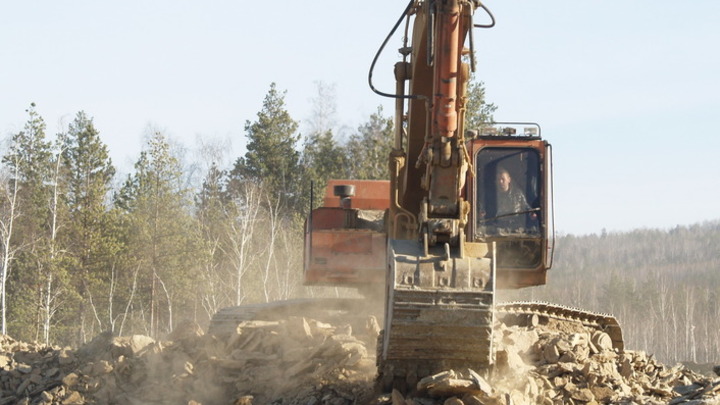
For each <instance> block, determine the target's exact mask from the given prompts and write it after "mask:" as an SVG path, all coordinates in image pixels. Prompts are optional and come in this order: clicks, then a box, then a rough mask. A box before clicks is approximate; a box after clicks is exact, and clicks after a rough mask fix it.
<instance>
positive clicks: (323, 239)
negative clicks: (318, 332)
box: [210, 0, 623, 391]
mask: <svg viewBox="0 0 720 405" xmlns="http://www.w3.org/2000/svg"><path fill="white" fill-rule="evenodd" d="M478 9H482V10H484V11H485V12H486V13H487V14H488V16H489V17H490V20H491V23H490V24H485V25H481V24H475V22H474V17H475V11H477V10H478ZM403 22H405V33H404V35H403V38H404V43H403V46H402V47H401V48H400V54H401V55H402V56H403V59H402V61H400V62H398V63H397V64H396V65H395V67H394V74H395V82H396V88H395V92H394V93H384V92H381V91H378V90H377V89H375V87H374V86H373V84H372V74H373V70H374V66H375V64H376V61H377V60H378V56H376V57H375V60H373V62H372V66H371V69H370V75H369V82H370V86H371V88H372V89H373V90H374V91H375V92H377V93H378V94H380V95H383V96H387V97H392V98H394V99H395V126H394V127H395V134H394V138H395V139H394V147H393V148H392V150H390V151H388V153H389V168H390V179H389V180H386V181H369V180H331V181H330V182H329V183H328V185H327V187H326V191H325V195H324V199H323V206H321V207H318V208H315V209H313V210H311V212H310V214H309V215H308V217H307V219H306V224H305V246H304V250H305V258H304V282H305V284H306V285H321V286H323V285H324V286H343V287H355V288H357V289H358V290H359V291H360V292H361V293H362V294H363V295H365V296H366V297H369V298H370V301H380V300H381V299H382V298H379V297H382V296H384V309H383V310H382V312H383V313H382V318H383V323H384V327H383V331H382V332H381V333H380V336H379V339H378V351H377V364H378V377H377V382H378V385H379V386H380V388H381V389H382V390H390V389H393V388H397V389H400V390H401V391H407V390H408V389H410V390H412V387H414V385H415V383H416V382H417V381H418V380H419V379H421V378H423V377H425V376H428V375H432V374H435V373H437V372H440V371H444V370H447V369H455V370H458V369H462V368H472V369H475V370H489V369H491V366H492V365H493V363H494V361H495V355H494V350H493V329H494V323H495V322H496V320H497V321H499V322H505V323H508V322H510V320H512V321H513V322H515V321H517V320H530V321H531V322H538V321H539V320H545V321H549V320H551V319H552V320H553V321H554V322H570V323H573V324H575V325H581V326H583V327H585V328H587V330H589V331H590V332H591V333H601V334H603V335H605V336H606V337H609V338H610V339H611V341H612V344H613V345H614V347H616V348H619V349H622V347H623V341H622V332H621V330H620V327H619V325H618V323H617V321H616V320H615V318H613V317H611V316H608V315H602V314H595V313H591V312H587V311H581V310H575V309H570V308H566V307H562V306H557V305H551V304H546V303H534V302H514V303H503V304H499V303H496V299H495V292H496V290H497V289H499V288H507V289H517V288H523V287H531V286H538V285H543V284H545V283H546V279H547V271H548V269H550V267H551V265H552V258H553V248H554V229H553V210H552V208H553V198H552V163H551V157H552V153H551V151H552V150H551V147H550V144H549V143H548V142H547V141H545V140H543V139H542V137H541V131H540V127H539V125H537V124H527V123H494V124H492V125H490V124H488V125H485V126H483V127H481V128H465V118H466V117H465V116H466V111H467V102H468V100H467V97H468V95H467V87H468V80H469V78H470V72H471V71H472V70H474V66H475V62H474V49H473V35H472V32H473V31H472V30H473V28H474V27H491V26H493V25H494V17H493V16H492V14H491V13H490V11H489V10H488V9H487V8H486V7H485V6H484V5H483V4H481V3H480V2H479V1H478V0H411V1H410V2H409V3H408V5H407V7H406V8H405V10H404V12H403V14H402V15H401V17H400V18H399V19H398V21H397V23H396V24H395V26H394V27H393V29H392V30H391V32H390V34H389V35H388V37H387V38H386V39H385V41H384V42H383V44H382V46H381V47H380V50H379V51H378V55H380V54H381V52H382V51H383V49H384V48H385V46H386V44H387V42H388V40H389V39H390V38H391V37H392V36H393V34H394V33H395V31H396V30H397V29H398V27H400V26H401V24H402V23H403ZM311 199H312V198H311ZM368 306H370V307H371V306H372V305H370V304H369V305H368ZM318 308H324V309H332V308H339V309H341V308H345V309H346V311H347V312H346V313H348V314H351V313H353V312H356V309H357V307H353V306H349V305H347V302H346V300H343V299H323V300H317V299H305V300H294V301H292V302H289V303H288V302H278V303H269V304H253V305H243V306H241V307H232V308H226V309H223V310H221V311H219V312H218V313H217V314H216V315H215V317H214V318H213V320H212V322H211V325H210V331H211V332H213V331H216V332H218V333H220V331H222V330H233V329H234V327H235V326H236V325H237V324H238V323H239V322H240V321H243V320H248V319H263V318H273V317H278V316H280V315H283V314H285V315H286V314H289V313H292V314H295V315H305V316H307V315H306V314H308V313H309V312H310V311H311V310H316V309H318ZM303 311H308V312H303ZM354 315H357V314H356V313H355V314H354Z"/></svg>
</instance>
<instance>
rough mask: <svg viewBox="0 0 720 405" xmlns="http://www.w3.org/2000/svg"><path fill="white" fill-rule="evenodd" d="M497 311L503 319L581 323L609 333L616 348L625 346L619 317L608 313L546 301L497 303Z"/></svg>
mask: <svg viewBox="0 0 720 405" xmlns="http://www.w3.org/2000/svg"><path fill="white" fill-rule="evenodd" d="M495 313H496V314H497V317H498V318H499V319H501V320H503V319H504V318H513V317H515V318H517V317H523V318H526V319H532V318H536V321H538V322H540V321H542V320H543V319H545V320H551V319H552V320H554V321H556V322H560V323H566V324H581V325H582V326H583V327H585V328H589V329H591V330H598V331H602V332H605V333H607V334H608V335H609V336H610V339H611V340H612V345H613V347H614V348H616V349H618V350H622V349H623V348H624V343H623V337H622V329H620V325H619V324H618V321H617V319H615V317H613V316H611V315H608V314H598V313H594V312H589V311H585V310H581V309H576V308H570V307H566V306H563V305H556V304H550V303H546V302H510V303H505V304H497V305H496V307H495Z"/></svg>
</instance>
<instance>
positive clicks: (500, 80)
mask: <svg viewBox="0 0 720 405" xmlns="http://www.w3.org/2000/svg"><path fill="white" fill-rule="evenodd" d="M406 4H407V3H406V2H405V1H400V0H365V1H355V2H351V1H325V0H323V1H314V2H301V1H286V0H278V1H273V2H269V1H268V2H264V1H263V2H249V1H202V2H201V1H190V0H184V1H178V0H172V1H171V0H162V1H157V0H153V1H148V0H144V1H132V0H131V1H123V2H107V1H105V2H100V1H90V0H87V1H77V0H68V1H61V2H58V1H49V0H35V1H26V2H20V1H15V2H13V1H7V0H0V63H1V65H0V138H6V137H8V136H10V135H11V134H12V133H15V132H17V131H19V130H21V129H22V126H23V124H24V123H25V121H26V119H27V115H26V113H25V109H26V108H27V107H28V106H29V104H30V103H31V102H35V103H37V110H38V112H39V113H40V114H41V115H42V116H43V118H44V119H45V121H46V122H47V124H48V133H49V135H52V134H54V133H56V132H58V131H60V130H63V129H64V128H66V126H67V124H68V123H69V122H70V121H71V120H72V118H73V117H74V116H75V114H76V113H77V112H78V111H80V110H84V111H85V112H86V113H87V114H88V115H89V116H91V117H94V122H95V126H96V127H97V128H98V130H99V131H100V133H101V137H102V139H103V140H104V142H105V143H106V144H107V145H108V147H109V149H110V152H111V155H112V158H113V161H114V163H115V164H116V165H117V166H118V167H119V169H120V170H121V171H124V172H128V171H129V170H131V167H132V163H133V162H134V161H135V160H136V159H137V157H138V153H139V151H140V149H141V147H142V146H143V136H144V134H145V133H146V132H147V128H148V127H149V126H151V127H155V128H161V129H163V130H164V131H165V132H166V133H167V134H169V135H170V137H171V138H172V139H173V140H175V141H177V142H180V143H182V144H184V145H185V146H186V147H187V148H189V149H191V150H192V149H195V148H197V146H198V142H199V140H202V142H206V143H207V142H215V141H216V140H226V141H228V142H231V145H232V148H231V149H230V148H228V149H229V150H230V152H229V154H228V156H227V161H228V162H230V161H233V160H235V159H236V158H237V157H238V156H240V155H242V154H243V153H244V139H243V137H244V135H245V133H244V129H243V128H244V123H245V121H246V120H254V119H255V115H256V113H257V112H258V111H259V110H260V108H261V105H262V99H263V97H264V96H265V94H266V93H267V91H268V89H269V86H270V83H271V82H276V83H277V85H278V88H279V89H281V90H287V97H286V101H287V104H288V110H289V112H290V114H291V115H292V116H293V117H294V118H295V119H297V120H300V121H301V122H305V121H307V120H308V118H309V117H310V113H311V110H310V104H311V103H310V100H311V99H312V98H313V97H314V96H315V94H316V90H315V88H316V87H315V82H316V81H322V82H323V83H326V84H328V85H334V86H335V88H336V93H337V95H336V97H337V99H336V102H337V111H338V113H337V117H336V119H337V130H338V131H343V128H345V129H344V130H345V131H347V128H350V129H354V128H356V127H357V126H358V125H359V124H360V123H362V122H363V121H365V120H366V119H367V118H368V117H369V115H370V114H371V113H373V112H374V111H375V109H376V108H377V106H378V105H381V104H382V105H383V106H384V107H385V111H386V113H388V114H390V113H391V112H392V102H390V101H389V100H386V99H383V98H381V97H379V96H377V95H375V94H374V93H372V92H371V91H370V90H369V88H368V86H367V72H368V68H369V65H370V62H371V60H372V57H373V56H374V54H375V51H376V49H377V48H378V47H379V45H380V43H381V42H382V40H383V39H384V38H385V35H386V34H387V32H388V31H389V30H390V28H391V26H392V24H393V23H394V22H395V21H396V20H397V18H398V16H399V15H400V13H401V12H402V10H403V9H404V7H405V5H406ZM486 5H487V6H488V7H489V8H490V9H491V10H492V11H493V13H494V14H495V17H496V19H497V26H496V27H495V28H493V29H490V30H484V29H477V30H475V42H476V45H477V53H478V71H477V73H476V75H477V77H478V78H479V79H480V80H482V81H484V82H485V85H486V89H487V98H488V100H489V101H491V102H494V103H496V104H497V105H498V106H499V109H498V111H497V112H496V114H495V118H496V120H498V121H535V122H538V123H540V125H541V126H542V128H543V136H544V138H545V139H547V140H549V141H550V142H551V143H552V144H553V147H554V157H555V197H556V198H555V208H556V225H557V229H558V230H560V231H562V232H564V233H575V234H584V233H593V232H595V233H597V232H600V231H601V230H602V229H603V228H606V229H607V230H608V231H625V230H631V229H635V228H642V227H648V228H656V227H660V228H669V227H673V226H675V225H689V224H692V223H696V222H701V221H704V220H713V219H718V218H720V212H719V211H718V208H717V205H716V204H717V201H718V200H720V162H719V161H718V157H717V155H718V154H719V151H720V135H718V134H715V133H714V131H715V130H716V128H715V127H716V126H717V125H716V122H714V118H716V117H717V115H718V112H720V79H719V78H718V77H719V75H718V66H720V57H719V56H718V52H717V51H716V49H715V47H716V46H717V44H719V43H720V3H719V2H716V1H709V0H693V1H689V2H670V1H663V0H661V1H657V0H656V1H650V0H632V1H627V0H622V1H621V0H604V1H599V0H584V1H577V0H575V1H570V0H562V1H560V0H546V1H542V2H538V1H528V0H525V1H520V0H502V1H501V0H488V1H487V2H486ZM481 16H482V13H481V12H478V18H482V17H481ZM400 46H401V43H400V40H399V38H395V39H394V40H392V41H391V42H390V44H389V46H388V51H387V52H386V54H385V56H384V57H383V58H382V59H381V60H380V62H379V64H378V67H377V69H376V71H375V74H374V76H375V78H376V83H377V86H378V87H379V88H381V89H383V90H386V91H392V90H393V88H394V85H393V82H392V74H391V72H392V65H393V64H394V62H395V61H396V60H398V59H397V52H396V51H395V50H396V49H397V48H398V47H400ZM301 128H306V127H304V126H303V124H301ZM0 152H4V151H0Z"/></svg>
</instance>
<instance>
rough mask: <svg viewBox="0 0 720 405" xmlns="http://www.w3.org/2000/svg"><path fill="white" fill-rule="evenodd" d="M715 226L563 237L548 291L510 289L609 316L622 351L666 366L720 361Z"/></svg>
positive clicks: (514, 295) (718, 236) (718, 233)
mask: <svg viewBox="0 0 720 405" xmlns="http://www.w3.org/2000/svg"><path fill="white" fill-rule="evenodd" d="M718 246H720V221H717V220H715V221H707V222H704V223H701V224H694V225H690V226H676V227H675V228H672V229H666V230H661V229H638V230H634V231H631V232H605V231H603V232H602V233H600V234H599V235H598V234H592V235H584V236H574V235H561V236H560V237H559V238H558V240H557V248H556V255H555V265H554V266H553V269H552V270H550V272H549V274H548V283H547V285H545V286H542V287H537V288H533V289H528V290H519V291H509V292H505V293H504V295H505V296H506V298H507V299H525V300H527V299H534V300H540V301H547V302H552V303H558V304H564V305H568V306H571V307H576V308H581V309H586V310H592V311H595V312H600V313H609V314H611V315H614V316H615V317H616V318H617V319H618V321H619V322H620V326H621V328H622V331H623V335H624V340H625V347H626V348H629V349H634V350H644V351H647V352H649V353H653V354H654V355H656V356H657V357H658V358H659V359H661V360H662V361H664V362H667V363H669V364H674V363H676V362H682V361H689V362H695V363H716V364H717V362H718V361H720V339H718V331H719V330H720V258H719V257H718V255H717V248H718Z"/></svg>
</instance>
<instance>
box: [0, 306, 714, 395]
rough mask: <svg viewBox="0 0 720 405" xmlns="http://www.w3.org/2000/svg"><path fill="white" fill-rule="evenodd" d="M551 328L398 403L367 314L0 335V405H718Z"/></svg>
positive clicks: (605, 343)
mask: <svg viewBox="0 0 720 405" xmlns="http://www.w3.org/2000/svg"><path fill="white" fill-rule="evenodd" d="M353 329H354V330H353ZM558 329H559V328H553V327H552V325H538V326H534V327H520V326H512V327H508V326H505V325H498V327H497V333H496V342H495V343H496V348H497V367H496V368H495V370H494V371H493V373H492V374H491V375H480V374H478V373H476V372H474V371H473V370H448V371H446V372H444V373H440V374H438V375H435V376H431V377H428V378H425V379H423V380H422V381H420V382H419V383H418V385H417V390H415V391H414V392H411V393H409V394H405V395H403V394H401V393H399V392H397V391H395V392H393V393H391V394H376V393H374V391H373V379H374V374H375V359H374V353H375V348H374V342H375V339H376V337H377V334H378V332H379V328H378V326H377V322H376V321H375V319H374V318H368V320H367V323H366V325H364V326H363V327H358V326H357V325H356V326H355V327H354V328H352V327H351V326H350V325H332V324H328V323H323V322H319V321H316V320H313V319H308V318H302V317H288V318H286V319H281V320H278V321H272V322H268V321H249V322H244V323H243V324H241V325H240V326H239V327H238V328H237V330H236V331H235V333H231V334H230V335H228V336H222V337H218V336H213V335H209V334H204V333H203V332H202V331H201V330H200V328H199V327H197V326H195V325H193V324H190V323H188V324H184V325H181V326H180V327H179V328H177V329H176V330H175V331H174V332H173V333H172V334H170V335H169V336H168V337H167V339H166V340H163V341H154V340H153V339H151V338H149V337H146V336H130V337H113V336H112V334H109V333H106V334H101V335H99V336H97V337H96V338H95V339H94V340H93V341H92V342H90V343H88V344H87V345H85V346H83V347H80V348H79V349H71V348H60V347H47V346H43V345H38V344H30V343H24V342H18V341H15V340H13V339H11V338H10V337H7V336H0V405H4V404H149V405H152V404H182V405H185V404H188V405H190V404H203V405H210V404H223V405H225V404H241V405H251V404H278V405H280V404H283V405H284V404H302V405H320V404H330V405H345V404H375V405H380V404H393V405H403V404H405V405H434V404H444V405H461V404H467V405H475V404H486V405H491V404H492V405H495V404H502V405H509V404H515V405H520V404H548V405H550V404H591V405H592V404H693V405H699V404H720V379H718V378H713V377H711V376H704V375H700V374H696V373H694V372H692V371H690V370H689V369H687V368H685V367H683V366H680V365H678V366H675V367H668V366H665V365H663V364H660V363H659V362H658V361H656V360H655V359H653V357H652V356H650V355H647V354H645V353H643V352H640V351H631V350H624V351H618V350H614V349H612V347H611V344H610V342H609V338H608V337H607V335H604V334H603V333H599V332H598V333H590V332H588V331H585V330H583V329H581V328H580V329H578V330H575V331H572V330H562V331H560V330H558ZM563 329H566V328H563Z"/></svg>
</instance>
